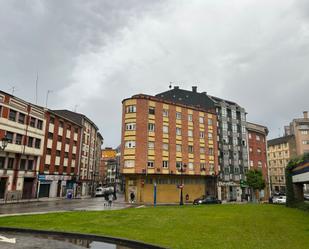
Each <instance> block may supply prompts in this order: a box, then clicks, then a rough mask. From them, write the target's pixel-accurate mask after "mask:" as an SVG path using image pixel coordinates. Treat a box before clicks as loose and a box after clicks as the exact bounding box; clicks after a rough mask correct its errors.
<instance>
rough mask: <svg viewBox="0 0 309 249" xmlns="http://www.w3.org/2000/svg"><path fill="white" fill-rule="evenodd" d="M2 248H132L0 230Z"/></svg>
mask: <svg viewBox="0 0 309 249" xmlns="http://www.w3.org/2000/svg"><path fill="white" fill-rule="evenodd" d="M0 248H1V249H13V248H14V249H21V248H23V249H35V248H36V249H39V248H42V249H43V248H44V249H84V248H91V249H130V248H128V247H124V246H119V245H113V244H109V243H103V242H99V241H92V240H85V239H72V238H70V239H68V238H63V237H57V236H47V235H46V236H42V235H40V236H38V235H31V234H19V233H2V232H0Z"/></svg>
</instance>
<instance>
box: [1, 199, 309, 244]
mask: <svg viewBox="0 0 309 249" xmlns="http://www.w3.org/2000/svg"><path fill="white" fill-rule="evenodd" d="M0 226H10V227H23V228H25V227H27V228H35V229H44V230H47V229H49V230H57V231H70V232H80V233H93V234H102V235H109V236H116V237H123V238H129V239H134V240H140V241H145V242H150V243H154V244H158V245H162V246H166V247H169V248H190V249H198V248H201V249H207V248H211V249H215V248H219V249H223V248H237V249H238V248H250V249H253V248H258V249H262V248H267V249H268V248H271V249H276V248H278V249H279V248H280V249H283V248H297V249H302V248H304V249H308V248H309V213H308V212H304V211H300V210H297V209H291V208H286V207H284V206H275V205H214V206H197V207H195V206H184V207H176V206H175V207H156V208H153V207H147V208H139V209H135V208H131V209H125V210H117V211H99V212H67V213H53V214H43V215H35V216H34V215H28V216H15V217H5V218H1V219H0Z"/></svg>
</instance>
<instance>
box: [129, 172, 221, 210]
mask: <svg viewBox="0 0 309 249" xmlns="http://www.w3.org/2000/svg"><path fill="white" fill-rule="evenodd" d="M124 182H125V200H126V201H130V198H131V195H132V193H133V195H134V201H135V202H137V203H146V204H147V203H148V204H153V203H154V201H155V200H156V203H179V202H180V196H181V189H182V192H183V200H184V202H193V200H194V199H196V198H199V197H201V196H202V195H212V196H213V195H216V180H215V179H214V177H211V176H192V175H182V176H181V175H145V174H126V175H124Z"/></svg>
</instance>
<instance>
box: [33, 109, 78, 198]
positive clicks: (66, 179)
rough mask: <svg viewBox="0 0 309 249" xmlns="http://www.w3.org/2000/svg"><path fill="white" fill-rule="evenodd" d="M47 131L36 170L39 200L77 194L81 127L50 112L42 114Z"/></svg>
mask: <svg viewBox="0 0 309 249" xmlns="http://www.w3.org/2000/svg"><path fill="white" fill-rule="evenodd" d="M45 119H46V124H47V125H46V129H45V142H44V150H43V155H42V160H41V163H40V169H39V175H38V180H39V185H38V193H39V197H64V196H66V194H67V191H72V193H73V196H75V194H76V187H77V179H78V163H79V160H80V144H81V132H82V126H81V125H80V124H78V123H75V122H74V121H72V120H70V119H67V118H66V117H64V116H61V115H59V114H57V113H56V112H53V111H51V110H47V111H46V112H45Z"/></svg>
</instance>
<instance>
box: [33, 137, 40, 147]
mask: <svg viewBox="0 0 309 249" xmlns="http://www.w3.org/2000/svg"><path fill="white" fill-rule="evenodd" d="M34 146H35V148H37V149H40V147H41V139H38V138H36V139H35V145H34Z"/></svg>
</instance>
